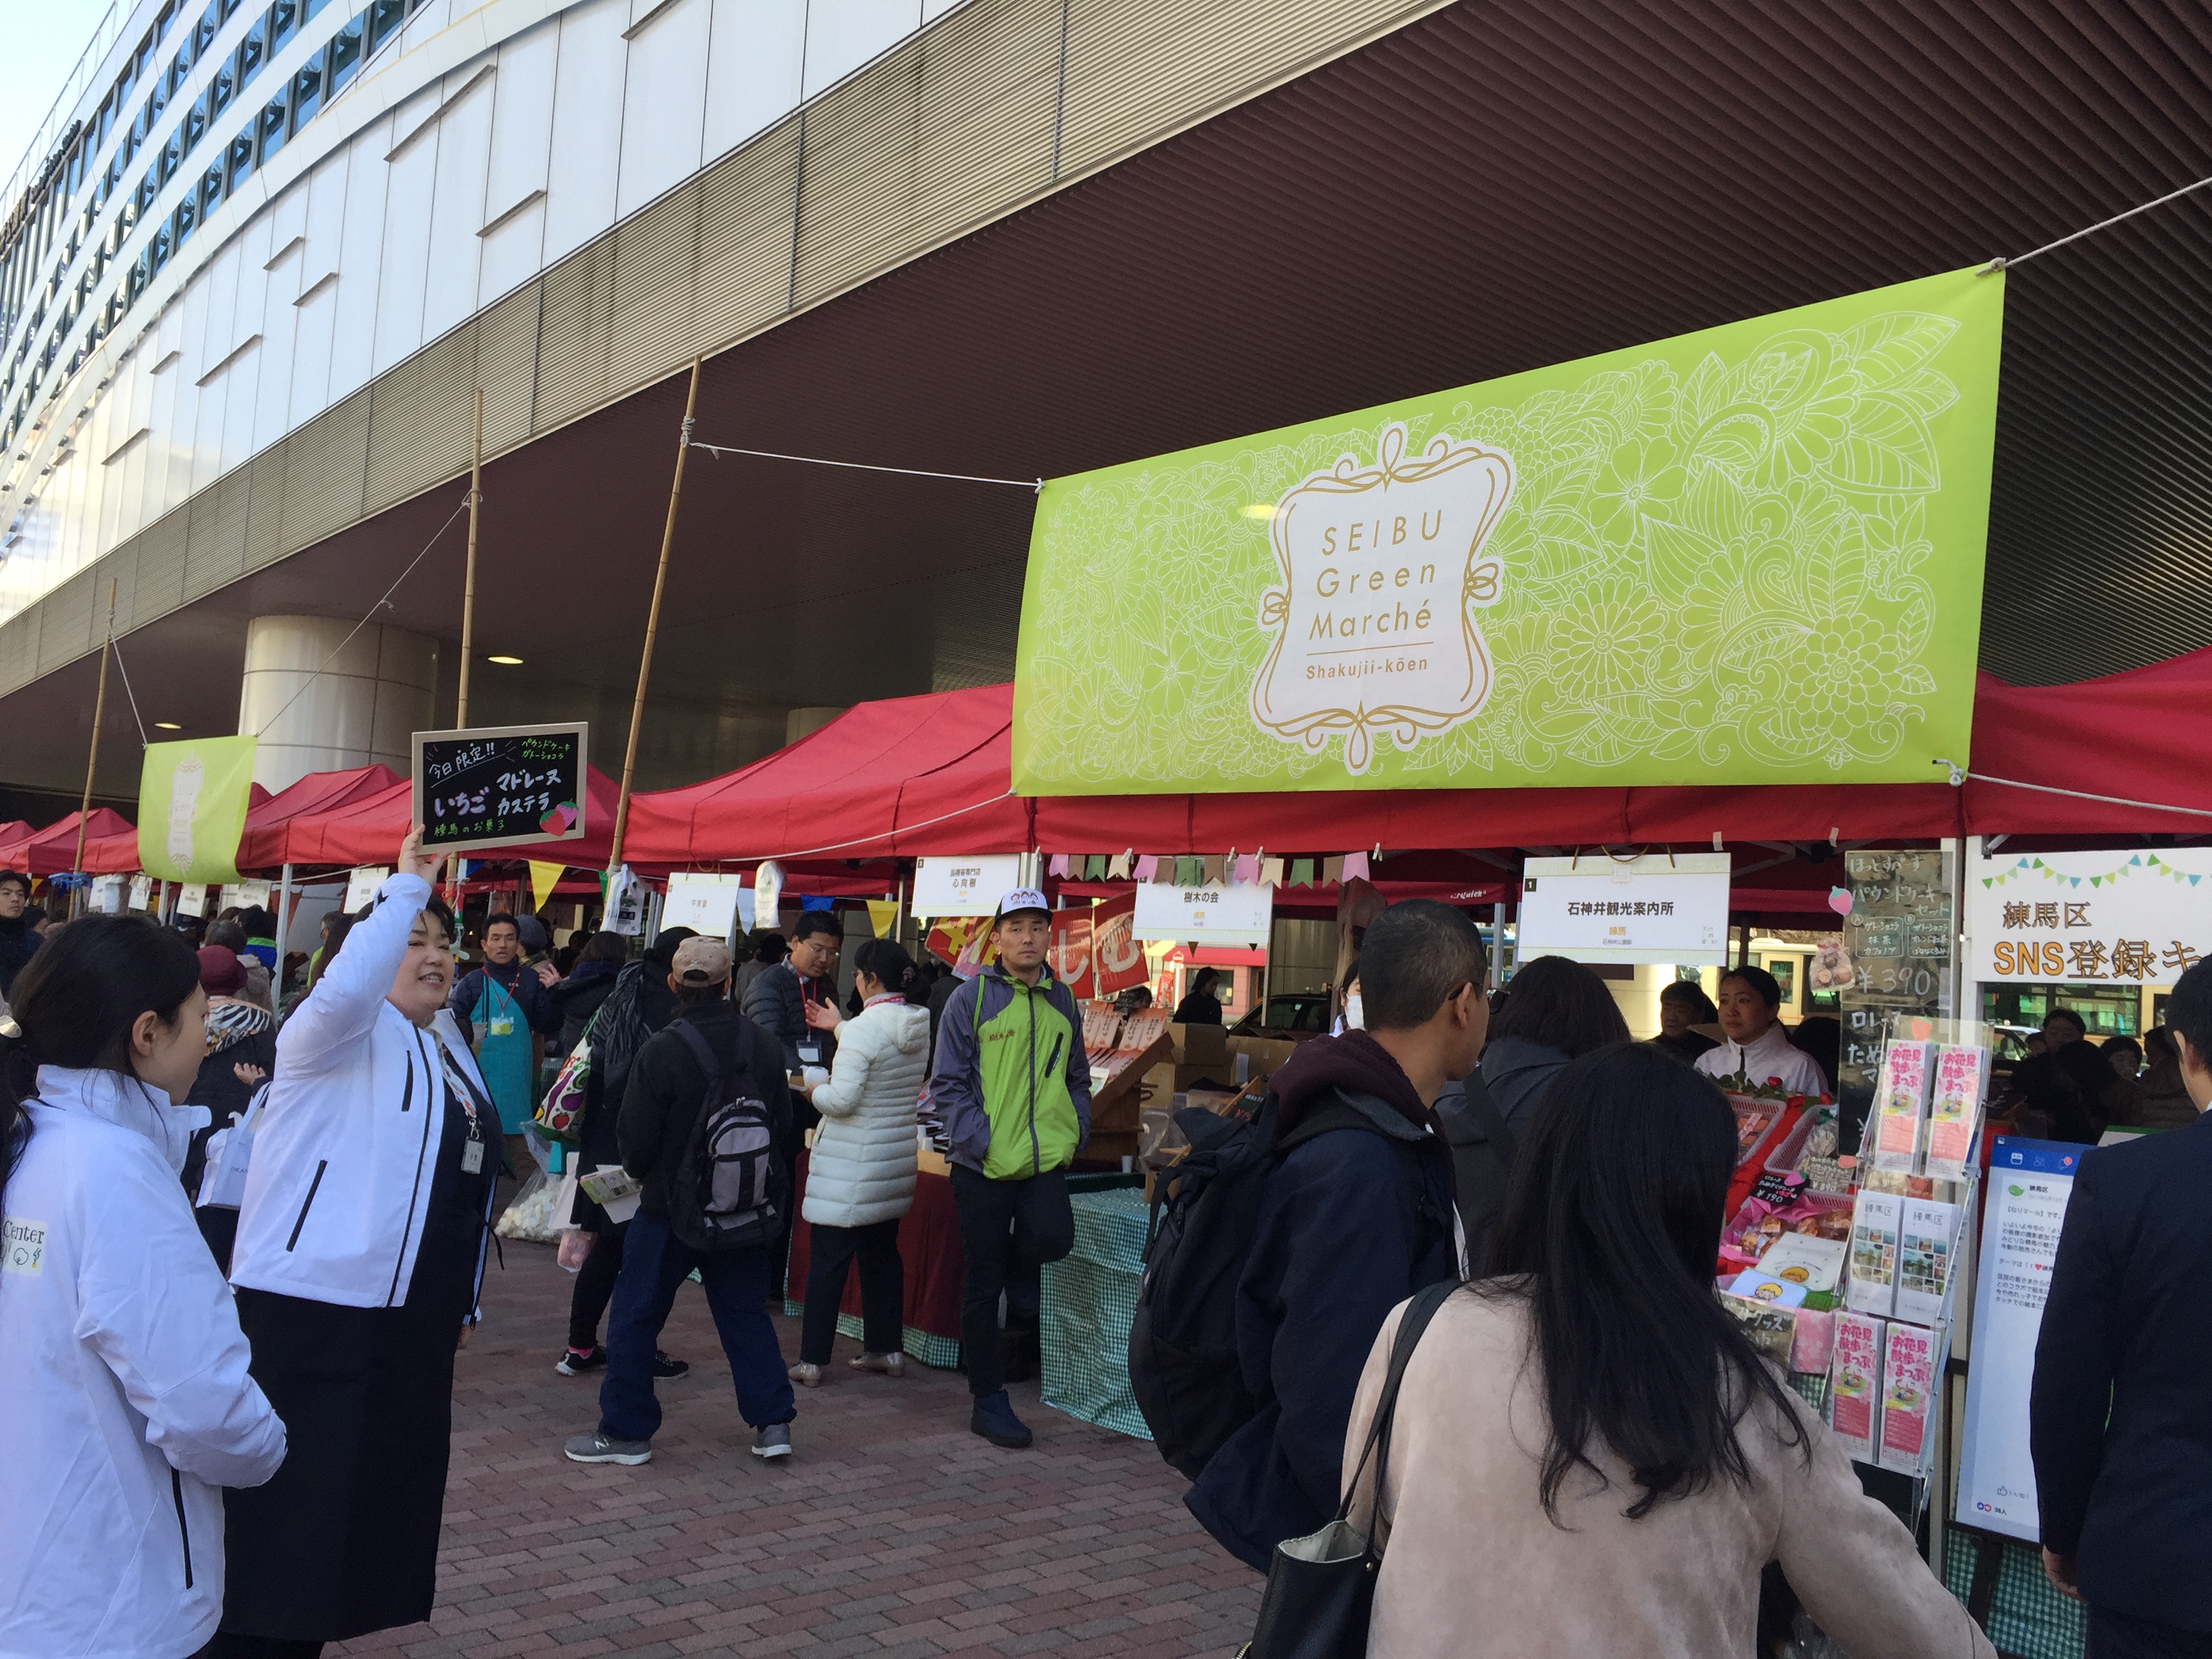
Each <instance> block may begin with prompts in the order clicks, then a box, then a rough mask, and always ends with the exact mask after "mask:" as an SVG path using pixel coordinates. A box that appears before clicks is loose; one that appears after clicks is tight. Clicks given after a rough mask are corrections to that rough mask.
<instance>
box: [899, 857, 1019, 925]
mask: <svg viewBox="0 0 2212 1659" xmlns="http://www.w3.org/2000/svg"><path fill="white" fill-rule="evenodd" d="M1021 883H1022V860H1021V854H1018V853H988V854H982V855H981V856H979V857H975V858H920V859H916V860H915V861H914V904H913V907H912V910H913V914H914V915H917V916H987V915H991V914H992V913H993V912H994V911H995V910H996V909H997V908H999V899H1000V895H1002V894H1004V893H1005V892H1006V891H1007V890H1009V889H1011V888H1015V887H1018V886H1020V885H1021Z"/></svg>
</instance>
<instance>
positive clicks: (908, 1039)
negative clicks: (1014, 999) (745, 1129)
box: [791, 939, 929, 1389]
mask: <svg viewBox="0 0 2212 1659" xmlns="http://www.w3.org/2000/svg"><path fill="white" fill-rule="evenodd" d="M914 979H915V968H914V959H913V958H912V957H909V956H908V955H907V953H906V951H905V950H904V948H903V947H902V946H901V945H899V944H898V943H897V942H896V940H892V939H870V940H868V941H867V942H866V944H864V945H861V946H860V950H859V951H857V952H856V953H855V954H854V958H853V983H854V987H855V988H856V989H858V990H859V992H860V995H861V997H862V998H863V999H864V1000H865V1001H866V1006H865V1007H863V1008H862V1009H861V1010H860V1012H859V1013H858V1014H856V1015H854V1017H853V1018H851V1019H840V1018H839V1017H838V1014H837V1011H836V1009H835V1008H834V1007H832V1006H829V1004H828V1003H826V1002H823V1003H817V1004H815V1005H814V1006H812V1007H811V1008H810V1009H809V1010H808V1012H807V1019H808V1021H809V1022H810V1023H811V1024H815V1025H817V1026H818V1027H820V1028H822V1029H823V1030H829V1029H833V1028H834V1029H835V1030H836V1033H837V1058H836V1062H835V1069H834V1070H833V1071H832V1072H831V1073H830V1076H829V1081H828V1082H826V1083H818V1084H817V1085H814V1087H813V1088H812V1089H811V1090H810V1091H808V1097H809V1098H810V1099H811V1100H812V1101H813V1103H814V1109H815V1110H816V1111H817V1112H819V1113H821V1114H822V1122H821V1125H820V1127H817V1129H816V1130H815V1131H814V1149H813V1151H812V1152H811V1153H809V1154H808V1157H807V1163H806V1199H805V1203H804V1204H802V1205H801V1206H800V1208H799V1213H800V1214H801V1215H802V1216H804V1217H805V1219H806V1224H807V1226H808V1228H809V1230H810V1231H809V1232H808V1235H807V1268H806V1319H805V1324H804V1325H803V1326H802V1327H801V1328H800V1331H799V1363H798V1364H796V1365H793V1367H792V1368H791V1376H792V1380H793V1382H794V1383H802V1384H804V1385H805V1387H807V1388H810V1389H812V1388H818V1387H820V1386H821V1383H822V1368H823V1366H824V1365H826V1364H829V1349H830V1346H831V1344H833V1343H834V1342H835V1341H836V1337H837V1304H839V1303H840V1302H841V1301H842V1300H843V1299H844V1296H845V1279H846V1274H847V1273H848V1270H849V1269H850V1268H851V1267H852V1265H853V1260H854V1257H855V1256H857V1257H859V1258H860V1310H861V1311H860V1320H861V1328H862V1331H863V1335H862V1337H861V1342H860V1346H861V1353H860V1358H858V1359H855V1360H854V1362H853V1364H854V1369H856V1370H864V1371H881V1372H883V1373H884V1374H885V1375H886V1376H904V1375H905V1374H906V1355H905V1352H904V1351H903V1350H904V1342H905V1339H904V1337H903V1336H902V1334H901V1331H902V1326H903V1323H904V1314H905V1307H906V1267H905V1264H904V1263H903V1262H902V1261H900V1260H899V1253H898V1225H899V1219H900V1218H901V1217H902V1216H903V1215H905V1214H906V1212H907V1209H908V1206H910V1205H912V1204H913V1202H914V1170H915V1146H916V1145H917V1140H916V1130H915V1103H916V1102H917V1101H919V1100H920V1099H921V1085H922V1080H923V1079H925V1078H926V1077H927V1075H928V1072H929V1010H928V1009H927V1008H916V1007H914V1006H910V1005H909V1004H908V1001H907V1000H906V997H907V992H908V989H910V988H911V987H912V986H913V984H914Z"/></svg>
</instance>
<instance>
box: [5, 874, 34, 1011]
mask: <svg viewBox="0 0 2212 1659" xmlns="http://www.w3.org/2000/svg"><path fill="white" fill-rule="evenodd" d="M30 908H31V878H29V877H28V876H27V875H25V874H24V873H23V872H21V870H0V1002H4V1001H6V1000H7V998H8V987H10V986H11V985H13V984H15V975H17V974H19V973H21V971H22V969H23V964H24V963H27V962H28V961H29V960H30V959H31V953H32V952H33V951H35V950H37V949H38V948H39V933H38V929H37V928H35V927H33V926H32V925H31V923H30V921H29V918H28V916H27V912H28V910H29V909H30Z"/></svg>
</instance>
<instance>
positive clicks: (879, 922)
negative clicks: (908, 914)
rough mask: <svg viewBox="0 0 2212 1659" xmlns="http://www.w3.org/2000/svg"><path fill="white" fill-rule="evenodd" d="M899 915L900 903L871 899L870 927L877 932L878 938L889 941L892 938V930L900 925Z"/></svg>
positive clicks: (869, 908) (869, 904)
mask: <svg viewBox="0 0 2212 1659" xmlns="http://www.w3.org/2000/svg"><path fill="white" fill-rule="evenodd" d="M898 913H899V908H898V901H897V900H896V899H870V900H869V901H868V925H869V926H870V927H873V928H874V929H875V930H876V937H877V938H878V939H889V938H890V934H891V929H892V928H893V927H896V926H897V925H898Z"/></svg>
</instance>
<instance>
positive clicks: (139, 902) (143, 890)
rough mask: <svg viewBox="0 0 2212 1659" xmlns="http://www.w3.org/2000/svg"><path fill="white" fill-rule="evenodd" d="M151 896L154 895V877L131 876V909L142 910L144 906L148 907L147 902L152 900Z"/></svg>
mask: <svg viewBox="0 0 2212 1659" xmlns="http://www.w3.org/2000/svg"><path fill="white" fill-rule="evenodd" d="M153 896H154V878H153V877H151V876H133V877H131V908H132V909H134V910H143V909H145V908H147V907H148V904H149V902H150V901H151V900H152V898H153Z"/></svg>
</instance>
